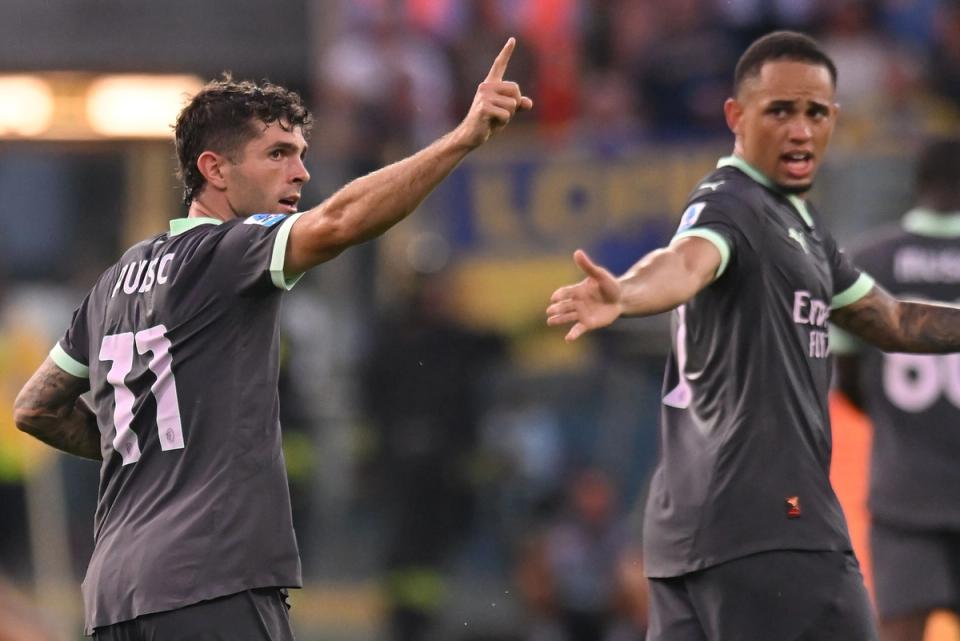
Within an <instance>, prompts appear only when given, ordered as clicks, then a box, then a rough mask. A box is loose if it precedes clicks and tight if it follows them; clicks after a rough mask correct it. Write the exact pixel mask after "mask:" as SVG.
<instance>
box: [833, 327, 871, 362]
mask: <svg viewBox="0 0 960 641" xmlns="http://www.w3.org/2000/svg"><path fill="white" fill-rule="evenodd" d="M862 347H863V343H861V342H860V341H859V340H858V339H857V337H856V336H854V335H853V334H850V333H849V332H845V331H843V330H842V329H840V328H839V327H837V326H836V325H830V352H831V353H833V354H841V355H853V354H859V353H860V350H861V348H862Z"/></svg>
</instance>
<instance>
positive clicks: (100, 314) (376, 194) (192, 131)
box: [15, 38, 532, 641]
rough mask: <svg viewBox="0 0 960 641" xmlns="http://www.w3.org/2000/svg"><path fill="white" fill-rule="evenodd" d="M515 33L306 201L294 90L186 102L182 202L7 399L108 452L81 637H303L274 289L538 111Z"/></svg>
mask: <svg viewBox="0 0 960 641" xmlns="http://www.w3.org/2000/svg"><path fill="white" fill-rule="evenodd" d="M514 46H515V41H514V39H513V38H511V39H509V40H508V41H507V44H506V45H505V46H504V48H503V50H502V51H501V52H500V54H499V55H498V56H497V58H496V59H495V60H494V62H493V66H492V67H491V68H490V72H489V74H488V75H487V77H486V79H485V80H484V81H483V82H482V83H480V85H479V87H478V89H477V92H476V95H475V96H474V99H473V103H472V105H471V107H470V109H469V111H468V113H467V115H466V117H465V118H464V120H463V121H462V122H461V123H460V124H459V125H458V126H457V127H456V128H454V129H453V130H452V131H451V132H450V133H448V134H447V135H446V136H444V137H442V138H440V139H439V140H437V141H436V142H434V143H433V144H431V145H429V146H428V147H426V148H424V149H422V150H421V151H419V152H418V153H416V154H414V155H413V156H410V157H409V158H406V159H404V160H401V161H399V162H397V163H395V164H392V165H389V166H387V167H385V168H382V169H380V170H379V171H376V172H374V173H372V174H369V175H367V176H365V177H362V178H359V179H357V180H355V181H353V182H351V183H349V184H348V185H346V186H345V187H343V188H342V189H341V190H339V191H338V192H337V193H335V194H334V195H333V196H331V197H330V198H329V199H327V200H326V201H324V202H322V203H321V204H319V205H318V206H316V207H314V208H313V209H310V210H308V211H306V212H303V213H295V212H296V211H297V204H298V202H299V200H300V191H301V189H302V188H303V185H304V184H305V183H306V182H307V180H309V177H310V175H309V173H308V172H307V170H306V167H305V166H304V163H303V158H304V154H305V152H306V150H307V137H308V135H309V130H310V116H309V113H308V112H307V110H306V108H305V107H304V106H303V104H302V103H301V101H300V98H299V97H298V96H297V95H296V94H294V93H292V92H290V91H287V90H286V89H284V88H282V87H278V86H275V85H272V84H269V83H264V84H260V85H257V84H253V83H249V82H234V81H232V80H230V79H229V78H226V79H224V80H221V81H215V82H211V83H210V84H208V85H207V86H206V87H205V88H204V89H203V90H202V91H200V92H199V93H198V94H197V95H196V96H194V97H193V99H192V101H191V102H190V103H189V104H188V105H187V106H186V107H185V108H184V109H183V111H182V112H181V113H180V115H179V117H178V119H177V125H176V147H177V154H178V158H179V162H180V171H181V174H182V176H183V181H184V184H185V187H186V190H185V200H186V202H187V203H188V204H189V215H188V216H187V217H186V218H179V219H175V220H173V221H171V223H170V231H169V232H168V233H162V234H160V235H157V236H154V237H152V238H149V239H147V240H145V241H143V242H141V243H138V244H136V245H134V246H133V247H131V248H130V249H129V250H127V252H126V253H125V254H124V255H123V257H122V258H121V259H120V260H119V262H117V263H116V264H115V265H113V266H112V267H110V268H109V269H107V271H106V272H104V273H103V275H101V276H100V278H99V279H98V280H97V282H96V283H95V284H94V286H93V288H92V289H91V290H90V292H89V293H88V294H87V296H86V297H85V298H84V299H83V301H82V302H81V304H80V307H79V308H78V309H77V311H76V312H75V314H74V317H73V321H72V323H71V324H70V327H69V329H67V331H66V333H65V334H64V336H63V338H62V339H61V340H60V341H59V342H58V343H57V344H56V346H55V347H54V348H53V350H52V351H51V353H50V357H49V358H47V360H46V361H45V362H44V363H43V364H42V365H41V366H40V368H39V369H38V370H37V372H36V373H35V374H34V376H33V377H32V378H31V379H30V380H29V381H28V382H27V384H26V385H25V386H24V388H23V390H22V391H21V392H20V395H19V396H18V398H17V401H16V410H15V412H16V422H17V425H18V426H19V427H20V429H22V430H23V431H25V432H27V433H29V434H32V435H34V436H36V437H37V438H39V439H41V440H43V441H45V442H46V443H48V444H50V445H52V446H53V447H56V448H59V449H61V450H64V451H66V452H69V453H72V454H76V455H79V456H84V457H87V458H91V459H98V460H99V459H102V467H101V476H100V488H99V504H98V507H97V513H96V519H95V543H96V545H95V549H94V552H93V555H92V558H91V560H90V565H89V568H88V570H87V575H86V579H85V580H84V585H83V595H84V605H85V615H86V632H87V634H93V635H94V636H95V637H96V638H97V639H107V640H124V641H128V640H129V641H132V640H138V639H165V640H168V639H188V638H189V639H223V640H230V641H247V640H251V641H252V640H265V639H271V640H277V639H290V638H292V633H291V629H290V624H289V620H288V618H287V612H286V607H285V605H284V599H283V596H284V594H283V590H285V588H287V587H295V586H299V585H300V584H301V576H300V561H299V555H298V551H297V544H296V540H295V536H294V531H293V526H292V521H291V514H290V497H289V494H288V490H287V477H286V473H285V470H284V461H283V455H282V452H281V449H280V426H279V423H278V418H277V417H278V401H277V376H278V315H279V310H280V301H281V292H282V291H284V290H287V289H290V288H291V287H293V285H294V283H296V282H297V280H298V279H299V278H300V275H301V274H303V273H304V272H305V271H307V270H308V269H310V268H311V267H314V266H316V265H319V264H320V263H323V262H325V261H328V260H330V259H332V258H334V257H335V256H337V255H338V254H339V253H340V252H342V251H344V250H345V249H347V248H348V247H350V246H352V245H355V244H357V243H360V242H363V241H365V240H368V239H370V238H373V237H375V236H377V235H379V234H381V233H383V232H384V231H386V230H387V229H388V228H390V227H391V226H392V225H394V224H395V223H397V222H398V221H400V220H402V219H403V218H404V217H405V216H407V215H408V214H409V213H411V212H412V211H413V210H414V208H415V207H416V206H417V205H418V204H419V203H420V202H421V201H422V200H423V199H424V198H425V197H426V196H427V194H429V193H430V191H431V189H433V188H434V187H435V186H436V185H437V184H438V183H439V182H440V181H441V180H443V178H444V177H445V176H446V175H447V174H449V173H450V171H452V170H453V169H454V167H456V165H457V164H458V163H459V162H460V161H461V160H462V159H463V158H464V157H465V156H466V155H467V154H468V153H469V152H470V151H471V150H473V149H475V148H477V147H478V146H480V145H482V144H483V143H484V142H486V141H487V140H488V139H489V138H490V136H491V135H493V134H494V133H496V132H497V131H499V130H500V129H502V128H503V127H504V126H506V125H507V123H508V122H509V121H510V120H511V118H512V117H513V116H514V114H515V113H516V112H517V111H518V110H527V109H530V108H531V107H532V101H531V100H530V99H529V98H528V97H526V96H524V95H523V94H522V93H521V91H520V88H519V86H518V85H517V84H516V83H513V82H509V81H505V80H504V79H503V76H504V72H505V70H506V67H507V63H508V61H509V59H510V55H511V53H512V52H513V49H514ZM422 98H423V99H429V96H423V97H422ZM88 389H89V390H90V391H91V396H90V399H91V400H90V404H89V406H88V404H87V402H86V401H85V400H84V398H81V394H82V393H84V392H85V391H86V390H88Z"/></svg>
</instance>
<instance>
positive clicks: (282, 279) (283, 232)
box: [270, 212, 303, 291]
mask: <svg viewBox="0 0 960 641" xmlns="http://www.w3.org/2000/svg"><path fill="white" fill-rule="evenodd" d="M300 216H303V212H300V213H299V214H294V215H293V216H290V217H289V218H287V219H286V220H285V221H283V222H282V223H280V230H279V231H278V232H277V236H276V239H275V240H274V241H273V256H272V258H271V259H270V279H271V280H272V281H273V284H274V285H276V286H277V288H279V289H282V290H285V291H290V290H291V289H293V286H294V285H296V284H297V282H298V281H299V280H300V279H301V278H303V274H297V275H295V276H291V277H290V278H287V277H286V276H284V274H283V262H284V261H285V260H286V258H287V240H288V239H289V238H290V230H292V229H293V223H295V222H297V219H298V218H300Z"/></svg>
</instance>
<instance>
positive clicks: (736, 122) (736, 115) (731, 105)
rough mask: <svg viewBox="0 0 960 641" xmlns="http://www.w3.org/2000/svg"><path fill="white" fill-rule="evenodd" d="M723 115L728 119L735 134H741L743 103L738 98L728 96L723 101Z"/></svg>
mask: <svg viewBox="0 0 960 641" xmlns="http://www.w3.org/2000/svg"><path fill="white" fill-rule="evenodd" d="M723 115H724V117H725V118H726V120H727V127H729V128H730V131H732V132H733V133H734V134H737V135H739V134H740V121H741V119H742V118H743V105H742V104H740V101H739V100H737V99H736V98H727V100H726V102H724V103H723Z"/></svg>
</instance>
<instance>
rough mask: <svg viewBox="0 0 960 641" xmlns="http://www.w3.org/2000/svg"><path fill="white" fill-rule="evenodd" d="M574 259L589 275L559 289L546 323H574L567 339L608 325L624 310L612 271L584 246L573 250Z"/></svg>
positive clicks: (549, 308) (555, 294)
mask: <svg viewBox="0 0 960 641" xmlns="http://www.w3.org/2000/svg"><path fill="white" fill-rule="evenodd" d="M573 260H574V262H575V263H576V264H577V266H578V267H579V268H580V269H581V270H583V273H584V274H586V275H587V277H586V278H584V279H583V280H582V281H580V282H579V283H577V284H575V285H567V286H565V287H561V288H559V289H558V290H557V291H555V292H554V293H553V296H551V297H550V306H549V307H547V325H550V326H557V325H568V324H570V323H573V327H571V328H570V331H569V332H567V335H566V337H565V338H566V340H568V341H573V340H576V339H578V338H580V336H582V335H583V334H585V333H586V332H588V331H590V330H593V329H597V328H598V327H606V326H607V325H609V324H610V323H612V322H613V321H615V320H616V319H617V318H618V317H619V316H620V313H621V307H620V299H621V290H620V283H619V282H618V281H617V279H616V278H615V277H614V276H613V274H611V273H610V272H609V271H607V270H606V269H604V268H603V267H600V266H599V265H597V264H595V263H594V262H593V261H591V260H590V258H589V257H588V256H587V254H586V252H584V251H583V250H581V249H578V250H577V251H576V252H574V254H573Z"/></svg>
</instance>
